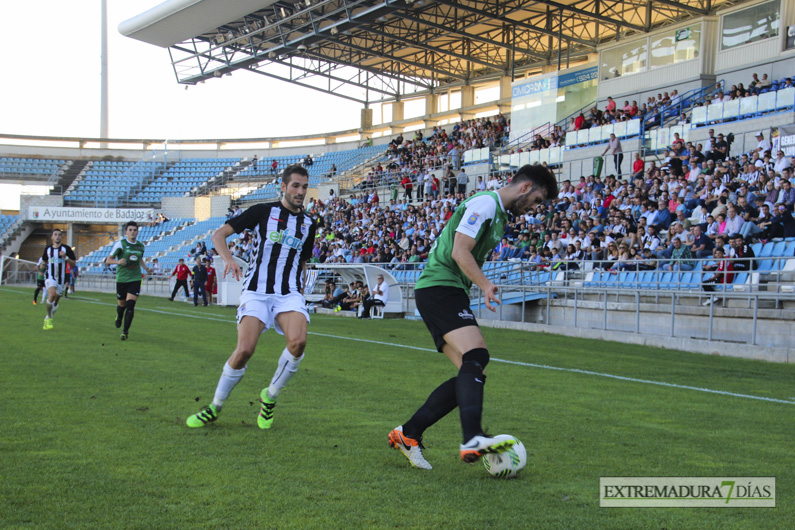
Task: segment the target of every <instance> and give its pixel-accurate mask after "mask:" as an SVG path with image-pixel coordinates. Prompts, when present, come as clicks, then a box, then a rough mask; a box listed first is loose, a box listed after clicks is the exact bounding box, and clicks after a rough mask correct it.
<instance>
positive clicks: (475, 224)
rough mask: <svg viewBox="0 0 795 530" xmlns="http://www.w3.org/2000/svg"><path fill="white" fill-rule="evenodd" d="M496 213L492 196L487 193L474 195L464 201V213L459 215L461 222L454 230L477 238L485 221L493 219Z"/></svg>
mask: <svg viewBox="0 0 795 530" xmlns="http://www.w3.org/2000/svg"><path fill="white" fill-rule="evenodd" d="M496 213H497V203H496V202H495V201H494V199H493V198H492V197H490V196H489V195H481V196H479V197H475V198H473V199H472V200H470V201H469V202H468V203H466V209H465V210H464V215H463V216H462V217H461V222H460V223H459V224H458V226H457V227H456V229H455V231H456V232H458V233H460V234H464V235H465V236H469V237H471V238H472V239H477V238H478V236H479V235H480V232H481V230H482V228H483V226H484V225H485V224H486V223H487V221H490V220H492V219H494V215H495V214H496Z"/></svg>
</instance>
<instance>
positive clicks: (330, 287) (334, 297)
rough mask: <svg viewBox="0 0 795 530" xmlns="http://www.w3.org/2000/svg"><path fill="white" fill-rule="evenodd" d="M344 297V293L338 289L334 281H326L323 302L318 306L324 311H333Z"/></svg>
mask: <svg viewBox="0 0 795 530" xmlns="http://www.w3.org/2000/svg"><path fill="white" fill-rule="evenodd" d="M345 296H346V293H345V291H344V290H342V288H340V287H338V286H337V284H336V282H335V281H334V280H326V287H325V292H324V295H323V301H322V302H320V305H322V306H323V307H325V308H326V309H333V308H335V307H337V305H339V304H340V302H342V301H343V300H344V299H345Z"/></svg>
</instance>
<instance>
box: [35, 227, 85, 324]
mask: <svg viewBox="0 0 795 530" xmlns="http://www.w3.org/2000/svg"><path fill="white" fill-rule="evenodd" d="M62 238H63V232H61V230H60V229H58V228H55V229H53V231H52V234H51V235H50V239H51V240H52V245H50V246H49V247H47V248H45V249H44V254H42V256H41V260H39V269H40V270H42V271H44V287H45V289H47V316H45V317H44V328H43V329H52V328H53V324H52V317H53V315H54V314H55V311H57V310H58V302H59V301H60V300H61V295H62V294H63V290H64V288H65V286H66V265H67V263H68V264H69V265H70V266H72V267H74V266H75V261H76V259H75V253H74V251H73V250H72V248H71V247H70V246H69V245H64V244H63V243H61V239H62Z"/></svg>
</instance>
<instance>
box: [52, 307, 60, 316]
mask: <svg viewBox="0 0 795 530" xmlns="http://www.w3.org/2000/svg"><path fill="white" fill-rule="evenodd" d="M58 305H59V304H55V305H53V306H52V314H53V316H54V315H55V312H56V311H58Z"/></svg>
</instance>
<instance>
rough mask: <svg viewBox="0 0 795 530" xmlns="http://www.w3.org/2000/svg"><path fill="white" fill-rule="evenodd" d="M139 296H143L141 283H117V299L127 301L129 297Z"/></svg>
mask: <svg viewBox="0 0 795 530" xmlns="http://www.w3.org/2000/svg"><path fill="white" fill-rule="evenodd" d="M128 294H131V295H133V296H138V295H139V294H141V282H127V283H119V282H116V299H117V300H127V295H128Z"/></svg>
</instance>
